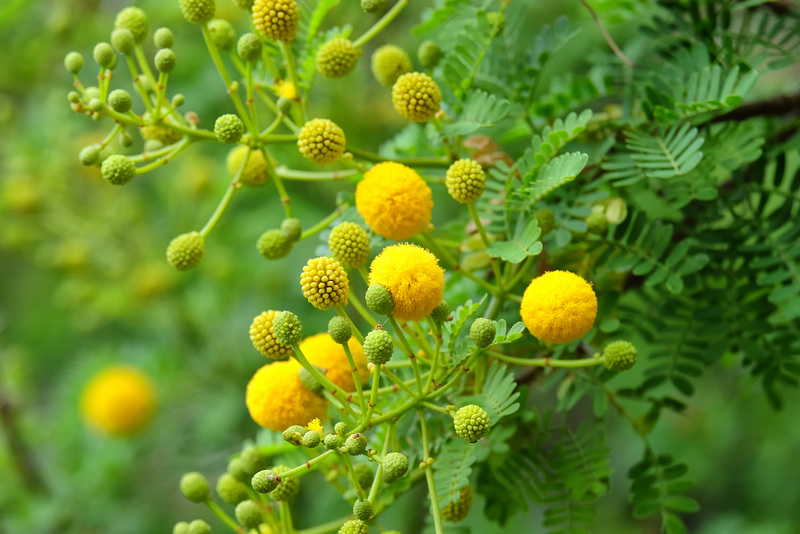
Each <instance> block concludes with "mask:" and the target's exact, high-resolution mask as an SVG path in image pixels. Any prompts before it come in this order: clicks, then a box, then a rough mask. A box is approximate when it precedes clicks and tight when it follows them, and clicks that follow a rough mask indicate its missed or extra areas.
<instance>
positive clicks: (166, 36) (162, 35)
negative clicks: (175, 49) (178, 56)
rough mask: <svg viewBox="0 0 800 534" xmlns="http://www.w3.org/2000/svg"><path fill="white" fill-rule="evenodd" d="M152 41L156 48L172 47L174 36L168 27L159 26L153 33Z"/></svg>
mask: <svg viewBox="0 0 800 534" xmlns="http://www.w3.org/2000/svg"><path fill="white" fill-rule="evenodd" d="M153 42H154V43H155V45H156V48H172V45H173V44H175V36H174V35H173V34H172V30H170V29H169V28H159V29H157V30H156V32H155V33H154V34H153Z"/></svg>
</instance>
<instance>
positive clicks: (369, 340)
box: [364, 328, 394, 365]
mask: <svg viewBox="0 0 800 534" xmlns="http://www.w3.org/2000/svg"><path fill="white" fill-rule="evenodd" d="M393 351H394V342H393V341H392V336H391V334H389V332H387V331H386V330H384V329H383V328H378V329H376V330H373V331H371V332H370V333H369V334H367V337H366V338H364V355H365V356H366V357H367V361H368V362H370V363H372V364H375V365H383V364H385V363H386V362H388V361H389V360H391V359H392V352H393Z"/></svg>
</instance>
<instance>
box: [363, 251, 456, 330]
mask: <svg viewBox="0 0 800 534" xmlns="http://www.w3.org/2000/svg"><path fill="white" fill-rule="evenodd" d="M369 283H370V285H372V284H381V285H382V286H384V287H385V288H386V289H388V290H389V293H391V295H392V298H393V299H394V310H392V317H394V318H395V319H397V320H398V321H420V320H422V319H424V318H425V317H426V316H427V315H429V314H430V313H431V312H432V311H433V309H434V308H435V307H436V306H438V305H439V303H440V302H441V301H442V295H443V294H444V269H442V268H441V267H439V260H438V259H437V258H436V256H434V255H433V254H431V253H430V252H429V251H428V250H426V249H424V248H422V247H419V246H417V245H411V244H407V243H400V244H397V245H392V246H389V247H386V248H385V249H383V252H381V253H380V254H379V255H378V257H377V258H375V259H374V260H372V264H371V265H370V272H369Z"/></svg>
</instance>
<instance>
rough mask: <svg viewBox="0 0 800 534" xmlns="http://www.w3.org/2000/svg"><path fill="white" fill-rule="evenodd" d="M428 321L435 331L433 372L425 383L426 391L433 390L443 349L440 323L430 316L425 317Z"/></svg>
mask: <svg viewBox="0 0 800 534" xmlns="http://www.w3.org/2000/svg"><path fill="white" fill-rule="evenodd" d="M425 320H426V321H428V326H429V327H430V329H431V332H433V338H434V343H433V358H432V359H431V372H430V373H429V374H428V381H427V383H426V384H425V391H426V392H429V391H430V390H431V386H432V385H433V380H434V378H435V377H436V368H437V367H438V366H439V354H440V353H441V350H442V332H441V330H439V325H437V324H436V322H435V321H434V320H433V319H431V318H430V316H428V317H426V318H425Z"/></svg>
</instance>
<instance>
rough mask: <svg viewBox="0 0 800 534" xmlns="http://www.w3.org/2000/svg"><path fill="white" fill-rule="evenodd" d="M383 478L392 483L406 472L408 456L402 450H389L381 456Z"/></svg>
mask: <svg viewBox="0 0 800 534" xmlns="http://www.w3.org/2000/svg"><path fill="white" fill-rule="evenodd" d="M381 466H382V467H383V480H384V481H385V482H388V483H392V482H394V481H395V480H397V479H398V478H400V477H402V476H403V475H405V474H406V473H407V472H408V457H406V455H405V454H403V453H402V452H390V453H389V454H387V455H386V456H384V457H383V462H381Z"/></svg>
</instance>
